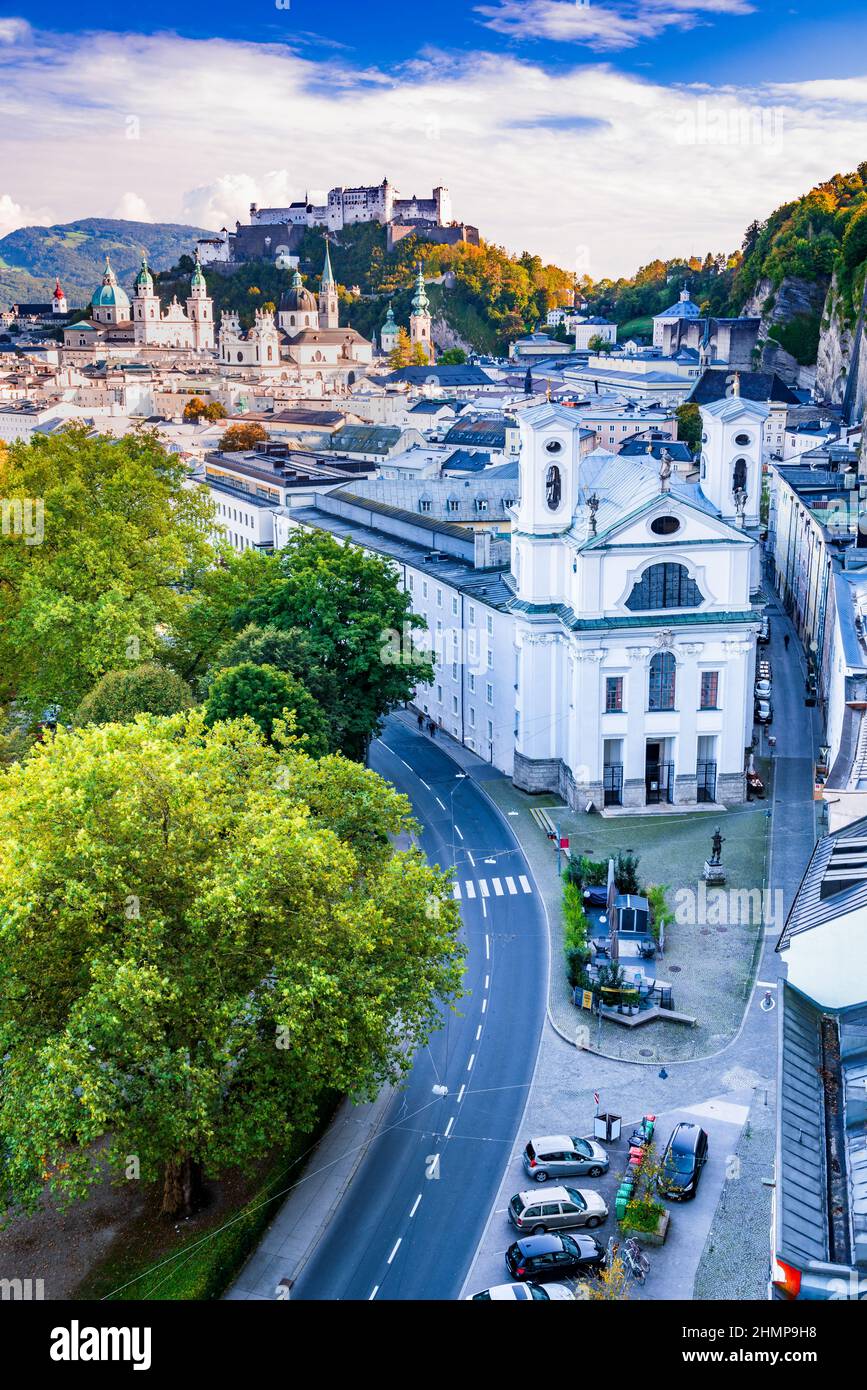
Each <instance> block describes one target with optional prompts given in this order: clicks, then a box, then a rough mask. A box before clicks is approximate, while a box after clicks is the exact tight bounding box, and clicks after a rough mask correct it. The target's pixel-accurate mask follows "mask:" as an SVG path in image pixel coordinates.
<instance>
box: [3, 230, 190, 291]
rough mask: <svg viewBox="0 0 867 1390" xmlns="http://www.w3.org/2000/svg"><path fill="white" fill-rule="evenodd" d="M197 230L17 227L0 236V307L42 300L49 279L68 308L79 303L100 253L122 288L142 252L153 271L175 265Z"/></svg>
mask: <svg viewBox="0 0 867 1390" xmlns="http://www.w3.org/2000/svg"><path fill="white" fill-rule="evenodd" d="M208 235H209V233H208V232H207V231H206V230H205V229H204V228H202V227H187V226H183V225H182V224H179V223H172V222H123V221H119V220H117V219H114V218H104V217H86V218H83V219H82V220H81V221H80V222H67V223H64V224H62V225H59V226H54V227H19V228H18V230H17V231H14V232H10V233H9V235H8V236H5V237H2V238H0V304H2V305H4V306H5V305H6V304H9V303H12V302H13V301H14V300H19V301H24V302H32V301H35V300H45V299H47V298H48V297H49V296H50V293H51V291H52V290H53V288H54V278H55V276H59V277H60V282H61V284H62V285H63V288H64V289H65V291H66V294H67V298H68V299H69V302H70V304H85V303H86V302H87V301H88V300H89V299H90V296H91V294H92V293H93V291H94V288H95V286H96V285H98V284H99V281H100V278H101V276H102V268H103V264H104V261H105V257H106V254H108V255H109V256H110V257H111V263H112V265H113V267H114V269H115V271H116V272H117V275H118V278H119V280H120V281H121V283H122V284H125V285H127V286H129V284H130V283H131V281H132V279H133V277H134V275H135V273H136V271H137V270H138V267H139V263H140V262H141V256H142V250H145V251H147V255H148V260H149V261H150V263H151V265H152V266H154V268H156V269H160V268H161V267H164V266H172V265H174V264H176V262H177V261H178V259H179V257H180V256H181V255H183V254H184V253H185V252H190V251H192V249H193V245H194V243H195V241H196V239H197V238H198V237H201V236H208Z"/></svg>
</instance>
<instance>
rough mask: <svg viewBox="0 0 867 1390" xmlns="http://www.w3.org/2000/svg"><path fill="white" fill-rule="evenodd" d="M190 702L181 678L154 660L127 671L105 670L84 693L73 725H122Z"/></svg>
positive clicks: (183, 706) (187, 704)
mask: <svg viewBox="0 0 867 1390" xmlns="http://www.w3.org/2000/svg"><path fill="white" fill-rule="evenodd" d="M192 703H193V692H192V690H191V689H190V687H189V686H188V684H187V682H186V681H185V680H182V679H181V677H180V676H178V675H176V673H175V672H174V671H170V670H169V669H168V668H167V667H165V666H160V665H159V664H158V663H157V662H155V661H150V662H144V663H143V664H142V665H141V666H134V667H132V669H130V670H127V671H106V673H105V675H104V676H102V677H101V678H100V679H99V680H98V681H97V683H96V685H95V686H94V687H93V689H92V690H91V691H90V692H89V693H88V694H87V695H85V697H84V699H83V700H82V702H81V704H80V705H79V707H78V712H77V713H76V716H75V722H76V724H126V723H127V722H128V721H129V720H130V719H134V718H135V716H136V715H137V714H177V712H178V710H182V709H187V708H188V706H189V705H191V704H192Z"/></svg>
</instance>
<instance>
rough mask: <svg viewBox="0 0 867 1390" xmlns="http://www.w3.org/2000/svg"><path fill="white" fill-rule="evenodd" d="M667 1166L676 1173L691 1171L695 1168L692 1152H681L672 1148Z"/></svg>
mask: <svg viewBox="0 0 867 1390" xmlns="http://www.w3.org/2000/svg"><path fill="white" fill-rule="evenodd" d="M666 1166H667V1167H668V1168H670V1169H671V1170H672V1171H673V1172H675V1173H691V1172H692V1170H693V1158H692V1154H679V1153H676V1152H675V1151H674V1150H672V1152H671V1153H670V1154H669V1156H668V1163H667V1165H666Z"/></svg>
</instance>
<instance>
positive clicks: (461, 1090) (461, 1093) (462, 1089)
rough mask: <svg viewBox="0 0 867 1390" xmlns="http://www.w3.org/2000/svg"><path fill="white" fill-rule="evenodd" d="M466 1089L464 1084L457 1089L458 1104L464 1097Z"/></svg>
mask: <svg viewBox="0 0 867 1390" xmlns="http://www.w3.org/2000/svg"><path fill="white" fill-rule="evenodd" d="M466 1089H467V1088H466V1086H462V1087H461V1089H460V1090H459V1091H458V1105H460V1103H461V1101H462V1100H463V1098H464V1091H465V1090H466Z"/></svg>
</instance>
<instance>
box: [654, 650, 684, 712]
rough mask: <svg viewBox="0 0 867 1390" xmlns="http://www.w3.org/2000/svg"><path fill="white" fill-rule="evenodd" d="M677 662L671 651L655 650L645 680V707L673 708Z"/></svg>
mask: <svg viewBox="0 0 867 1390" xmlns="http://www.w3.org/2000/svg"><path fill="white" fill-rule="evenodd" d="M676 675H677V662H676V661H675V659H674V657H673V656H672V654H671V652H657V653H656V655H655V656H654V657H652V658H651V662H650V671H649V678H648V682H647V708H648V709H649V710H650V709H674V690H675V683H676V680H675V678H676Z"/></svg>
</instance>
